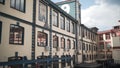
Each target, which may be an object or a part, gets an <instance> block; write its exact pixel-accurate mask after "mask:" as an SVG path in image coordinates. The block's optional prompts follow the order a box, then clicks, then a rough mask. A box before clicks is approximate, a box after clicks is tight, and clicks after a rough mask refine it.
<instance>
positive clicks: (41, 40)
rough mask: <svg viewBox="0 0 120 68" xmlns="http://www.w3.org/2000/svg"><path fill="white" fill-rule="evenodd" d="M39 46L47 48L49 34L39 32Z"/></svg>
mask: <svg viewBox="0 0 120 68" xmlns="http://www.w3.org/2000/svg"><path fill="white" fill-rule="evenodd" d="M37 45H38V46H47V34H46V33H43V32H40V31H38V38H37Z"/></svg>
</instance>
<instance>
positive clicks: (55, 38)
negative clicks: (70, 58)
mask: <svg viewBox="0 0 120 68" xmlns="http://www.w3.org/2000/svg"><path fill="white" fill-rule="evenodd" d="M53 47H54V48H56V47H58V37H57V36H56V35H54V36H53Z"/></svg>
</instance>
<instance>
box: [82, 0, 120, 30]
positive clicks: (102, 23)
mask: <svg viewBox="0 0 120 68" xmlns="http://www.w3.org/2000/svg"><path fill="white" fill-rule="evenodd" d="M113 1H114V2H113ZM117 1H118V2H120V0H96V2H95V3H96V4H95V5H92V6H90V7H89V8H87V9H82V10H81V19H82V23H83V24H85V25H86V26H88V27H95V26H96V27H98V28H99V30H100V31H101V30H108V29H111V28H112V27H113V26H115V25H119V24H120V22H118V20H120V8H119V7H120V5H117V4H115V3H116V2H117ZM118 2H117V3H118Z"/></svg>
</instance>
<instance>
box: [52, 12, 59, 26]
mask: <svg viewBox="0 0 120 68" xmlns="http://www.w3.org/2000/svg"><path fill="white" fill-rule="evenodd" d="M52 15H53V17H52V22H53V25H54V26H57V27H58V13H57V12H56V11H55V10H54V11H53V14H52Z"/></svg>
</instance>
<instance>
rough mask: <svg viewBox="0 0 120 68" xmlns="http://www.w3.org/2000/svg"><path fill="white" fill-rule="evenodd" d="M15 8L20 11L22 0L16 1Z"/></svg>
mask: <svg viewBox="0 0 120 68" xmlns="http://www.w3.org/2000/svg"><path fill="white" fill-rule="evenodd" d="M15 8H16V9H18V10H19V9H20V0H16V4H15Z"/></svg>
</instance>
